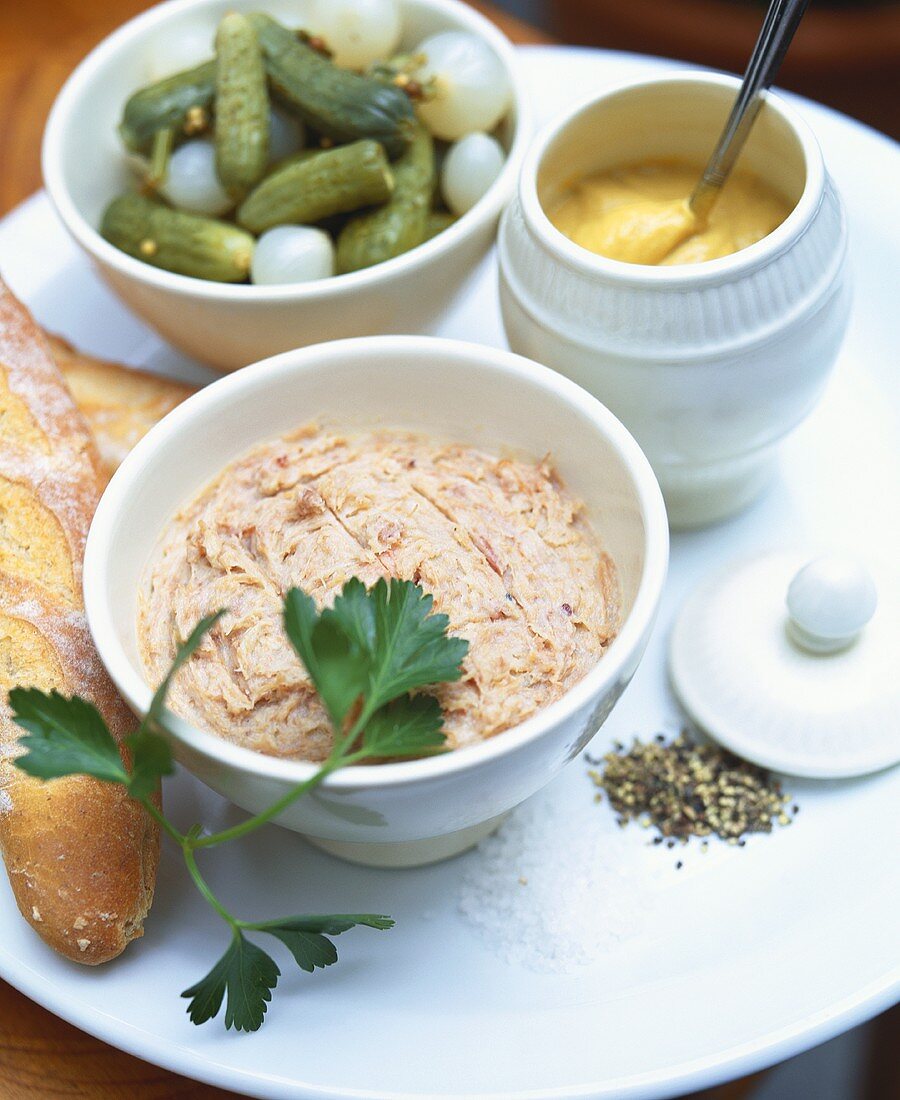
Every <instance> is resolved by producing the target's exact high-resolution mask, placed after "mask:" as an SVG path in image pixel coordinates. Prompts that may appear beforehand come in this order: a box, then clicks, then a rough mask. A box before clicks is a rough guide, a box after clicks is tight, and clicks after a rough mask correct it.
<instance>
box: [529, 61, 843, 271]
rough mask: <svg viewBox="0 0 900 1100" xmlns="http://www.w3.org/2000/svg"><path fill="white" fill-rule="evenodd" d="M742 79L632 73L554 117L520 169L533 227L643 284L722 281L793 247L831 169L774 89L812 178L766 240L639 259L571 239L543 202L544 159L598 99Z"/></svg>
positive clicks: (576, 265) (572, 256) (559, 248)
mask: <svg viewBox="0 0 900 1100" xmlns="http://www.w3.org/2000/svg"><path fill="white" fill-rule="evenodd" d="M740 83H741V82H740V79H739V78H738V77H736V76H733V75H731V74H730V73H720V72H715V71H712V70H709V69H685V70H684V71H679V72H670V71H666V72H662V73H660V74H659V75H657V76H648V77H642V78H640V79H637V80H628V81H624V82H621V83H619V84H616V85H614V86H613V87H611V88H607V89H606V90H605V91H603V92H600V93H593V94H592V95H590V96H588V97H586V98H585V99H582V100H581V101H580V102H578V103H576V104H575V105H574V106H573V107H571V108H570V109H569V110H567V111H566V112H565V113H564V114H562V115H560V116H558V117H555V118H554V119H552V120H551V121H550V122H548V123H547V124H546V125H545V126H544V127H543V128H542V129H541V130H540V132H539V133H538V134H537V136H536V137H535V139H534V141H533V142H532V143H531V145H530V146H529V148H528V151H527V153H526V154H525V158H524V160H523V162H522V167H521V169H520V171H519V182H518V188H517V193H518V198H519V202H520V204H521V207H522V213H523V217H524V219H525V222H526V224H527V225H528V227H529V229H530V230H531V231H532V233H534V234H535V236H536V237H537V238H538V239H539V240H540V242H541V244H542V245H543V247H544V248H545V249H546V250H547V251H548V252H550V253H552V254H553V256H554V257H555V258H556V259H557V260H558V261H559V262H561V263H564V264H565V265H566V266H567V267H569V268H570V269H572V270H574V271H576V272H578V273H579V274H582V275H586V276H588V277H592V278H597V277H601V278H605V279H607V280H609V281H610V282H616V283H621V284H626V285H629V286H636V287H648V286H656V287H665V288H669V287H674V288H677V289H685V284H705V283H710V282H721V281H722V280H723V279H730V278H733V277H737V276H740V275H743V274H745V273H746V272H747V271H748V270H749V269H753V268H756V267H759V266H760V265H762V264H764V263H767V262H769V261H771V260H772V259H774V258H775V257H776V256H778V255H780V254H781V253H783V252H784V251H786V250H787V249H788V248H789V247H790V246H791V244H792V243H793V241H794V240H795V239H796V238H797V237H798V236H799V235H800V234H802V233H803V231H804V230H805V228H806V226H807V225H808V224H809V222H810V221H811V219H812V217H813V215H814V214H815V212H816V210H817V209H818V207H819V204H820V203H821V201H822V195H823V192H824V190H825V182H826V179H827V174H826V171H825V163H824V159H823V157H822V150H821V147H820V146H819V143H818V141H817V139H816V137H815V134H814V133H813V131H812V129H811V128H810V127H809V126H808V125H807V123H806V122H805V121H804V120H803V119H802V118H801V117H800V115H799V114H798V113H797V111H796V110H794V108H793V107H792V106H791V105H790V104H789V103H787V102H786V101H785V100H784V99H782V98H781V96H779V95H777V94H776V93H775V92H772V91H765V92H763V93H762V95H763V100H764V104H765V106H766V107H768V108H771V109H772V110H774V111H775V112H776V113H777V114H778V115H779V116H780V117H781V119H782V121H783V122H785V124H786V125H787V126H788V128H789V129H790V131H791V132H792V133H793V135H794V137H795V138H796V140H797V143H798V145H799V147H800V152H801V155H802V157H803V163H804V169H805V173H806V178H805V181H804V184H803V191H802V193H801V195H800V198H799V199H798V200H797V202H796V204H795V205H794V207H793V209H792V210H791V212H790V213H789V214H788V216H787V217H786V218H785V220H784V221H783V222H782V223H781V224H780V225H779V226H777V227H776V228H775V229H773V230H772V232H771V233H768V234H767V235H766V236H765V237H763V238H762V239H761V240H759V241H756V242H755V243H753V244H751V245H748V246H747V247H746V248H742V249H739V250H738V251H737V252H732V253H731V254H730V255H728V256H721V257H719V258H717V259H714V260H702V261H699V262H696V263H689V264H671V265H653V264H636V263H630V262H627V261H625V260H613V259H610V258H609V257H608V256H601V255H599V254H598V253H595V252H590V251H588V249H586V248H582V247H581V245H578V244H576V243H575V242H574V241H572V240H570V239H569V238H568V237H567V236H566V235H565V234H564V233H563V232H562V231H561V230H559V229H557V228H556V226H555V225H554V224H553V222H551V221H550V218H549V217H548V216H547V213H546V211H545V210H544V207H543V204H542V202H541V200H540V197H539V196H538V189H537V178H538V172H539V169H540V166H541V163H542V161H543V159H544V156H545V154H546V153H547V151H548V149H549V147H550V145H551V144H552V143H553V142H554V141H556V140H557V139H558V138H561V137H564V136H565V132H566V130H567V129H568V128H569V127H570V126H571V125H572V123H573V122H575V120H576V119H577V118H579V117H580V116H581V115H583V114H587V113H589V112H590V111H591V110H593V109H594V108H596V107H597V106H598V105H600V104H602V103H604V102H606V101H608V100H613V99H617V98H619V97H622V96H628V95H631V94H633V93H635V92H638V91H641V90H643V89H644V88H647V87H659V86H665V85H673V86H675V87H676V89H677V86H678V85H683V84H699V85H707V86H710V85H711V86H714V87H718V88H727V89H729V90H732V91H737V89H738V88H739V87H740Z"/></svg>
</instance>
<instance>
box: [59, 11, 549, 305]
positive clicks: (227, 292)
mask: <svg viewBox="0 0 900 1100" xmlns="http://www.w3.org/2000/svg"><path fill="white" fill-rule="evenodd" d="M220 2H221V0H164V2H163V3H160V4H156V5H155V6H154V7H152V8H149V9H148V10H146V11H144V12H141V13H140V14H138V15H136V16H134V17H133V18H132V19H129V20H128V21H127V22H126V23H123V24H122V25H121V26H120V27H118V28H117V29H116V30H114V31H113V32H112V33H111V34H109V35H107V36H106V38H104V39H102V40H101V41H100V42H99V43H98V45H97V46H95V47H94V48H93V49H92V50H91V51H90V53H89V54H87V56H86V57H84V58H83V59H82V60H81V61H80V62H79V64H78V65H77V66H76V68H75V69H74V70H73V72H72V73H71V74H70V76H69V77H68V79H67V80H66V82H65V84H64V85H63V87H62V88H61V90H60V91H59V93H58V95H57V97H56V99H55V100H54V102H53V105H52V107H51V109H50V113H49V115H48V118H47V123H46V126H45V127H44V134H43V138H42V142H41V173H42V176H43V181H44V186H45V188H46V190H47V193H48V194H49V196H50V199H51V202H52V203H53V206H54V208H55V209H56V212H57V214H58V215H59V217H60V219H61V220H62V222H63V224H64V225H65V226H66V229H67V230H68V231H69V233H70V234H71V235H72V236H73V237H74V238H75V240H76V241H77V242H78V244H79V245H80V246H81V247H82V248H84V249H85V251H86V252H88V254H89V255H91V256H92V257H94V258H95V259H96V260H97V261H98V262H99V263H101V264H104V265H107V266H109V267H112V268H114V269H115V270H116V271H117V272H118V273H119V274H121V275H123V276H125V277H126V278H131V279H135V280H137V281H139V282H143V283H145V284H148V285H150V286H152V287H154V288H155V289H157V290H162V291H166V292H167V293H170V294H174V295H177V296H181V297H193V298H201V299H206V300H214V301H224V302H229V303H231V302H234V303H238V302H248V303H249V302H253V303H276V302H300V301H311V302H315V301H316V300H318V299H321V298H326V297H329V296H332V295H340V294H352V293H353V292H354V291H356V290H364V289H366V288H367V287H369V286H371V285H372V284H373V283H374V284H377V283H378V282H379V281H380V280H383V279H387V278H390V277H392V276H394V275H398V276H400V275H402V274H403V273H404V272H405V271H406V270H407V269H409V268H414V267H415V266H416V265H418V264H421V263H424V262H427V261H429V260H438V259H439V258H440V257H441V256H442V255H443V254H444V253H446V252H448V251H450V250H451V249H452V248H453V247H454V246H455V245H456V244H461V243H462V242H463V241H464V240H465V239H467V238H468V237H470V236H473V235H475V234H477V233H478V232H479V231H480V230H481V229H482V228H483V227H484V226H485V225H486V224H488V223H489V222H490V221H491V219H492V218H494V217H496V216H497V215H498V214H499V212H500V210H501V209H502V207H503V205H504V204H505V202H506V200H507V199H508V198H509V196H510V195H511V194H512V191H513V190H514V187H515V181H516V178H517V176H518V172H519V167H520V165H521V162H522V160H523V158H524V156H525V153H526V150H527V147H528V142H529V140H530V139H531V135H532V131H533V129H534V121H533V115H532V109H531V102H530V98H529V95H528V89H527V87H526V85H525V79H524V75H523V74H522V72H521V70H520V67H519V65H518V62H517V59H516V56H515V49H514V47H513V45H512V43H511V42H510V40H509V39H508V38H507V37H506V35H504V34H503V32H502V31H501V30H500V29H499V28H498V27H496V26H495V25H494V24H493V23H491V22H490V20H488V19H487V18H486V17H485V16H483V15H482V14H481V13H480V12H478V11H476V10H475V9H474V8H470V7H469V6H468V5H467V4H464V3H462V2H461V0H408V2H411V3H414V4H416V5H417V6H420V7H423V8H430V9H433V10H434V11H436V12H439V13H441V14H442V15H444V16H446V18H447V19H448V20H450V21H452V22H454V23H456V24H457V26H458V29H460V30H466V31H469V32H471V33H473V34H476V35H477V36H478V37H480V38H482V39H483V40H485V41H487V43H488V44H489V45H490V46H491V48H492V49H493V50H494V52H495V53H496V54H497V56H498V57H499V58H500V61H501V62H502V64H503V67H504V69H505V70H506V73H507V76H508V77H509V80H510V84H511V87H512V107H511V111H510V114H511V117H512V120H513V134H512V140H511V142H510V145H509V149H508V151H507V154H506V161H505V163H504V166H503V170H502V172H501V173H500V175H499V176H498V177H497V179H496V180H495V181H494V182H493V183H492V184H491V186H490V187H489V188H488V190H487V191H486V192H485V194H484V195H483V196H482V197H481V198H480V199H479V200H478V202H477V203H476V204H475V206H473V207H472V208H471V209H470V210H467V211H466V213H465V214H463V215H462V216H461V217H459V218H457V219H456V221H454V222H453V224H452V225H450V226H449V227H448V228H447V229H445V230H443V231H442V232H441V233H438V234H437V236H435V237H432V238H431V240H428V241H424V242H423V243H422V244H420V245H418V246H417V247H416V248H413V249H410V250H409V251H408V252H404V253H403V254H402V255H400V256H394V257H393V258H392V259H390V260H385V261H384V262H383V263H380V264H375V265H374V266H372V267H368V268H363V269H362V270H361V271H352V272H349V273H347V274H343V275H331V276H328V277H327V278H324V279H313V280H310V281H309V282H305V283H274V284H267V285H260V286H256V285H254V284H246V283H219V282H213V281H211V280H207V279H197V278H193V277H192V276H189V275H179V274H176V273H175V272H171V271H165V270H163V269H162V268H157V267H153V266H152V265H150V264H146V263H143V262H142V261H141V260H137V259H135V258H134V257H133V256H129V255H127V253H125V252H122V251H121V250H120V249H118V248H116V247H115V246H114V245H112V244H110V243H109V242H108V241H106V240H104V238H103V237H101V235H100V232H99V230H98V229H97V228H96V227H95V226H94V225H92V224H91V222H90V221H89V220H88V219H87V218H86V217H85V216H84V215H83V214H82V212H81V210H80V209H79V207H78V206H77V204H76V203H75V201H74V200H73V198H72V196H71V194H70V192H69V189H68V187H67V186H66V182H65V172H64V169H63V155H62V149H63V144H64V136H65V134H66V132H67V129H68V126H69V125H70V116H71V114H72V111H73V110H74V108H75V105H76V103H77V102H78V100H79V99H80V97H81V96H82V94H83V92H84V89H85V88H86V87H88V86H90V84H91V83H92V82H93V81H96V80H97V72H98V70H99V69H101V68H102V67H103V66H104V65H105V64H106V62H107V61H108V60H109V59H110V58H111V57H113V56H115V54H116V53H118V52H119V51H120V50H122V49H123V48H125V47H127V46H130V45H131V44H132V43H133V42H134V41H135V39H138V38H140V37H141V36H143V35H144V34H146V33H147V32H148V31H150V30H152V29H153V28H155V27H158V26H159V25H160V24H162V23H164V22H165V21H166V20H167V19H169V18H171V17H174V16H177V15H181V14H182V13H183V12H186V11H190V10H191V9H193V8H206V7H211V6H213V5H214V4H218V3H220ZM403 2H405V0H401V3H403ZM265 4H266V0H260V5H261V6H262V7H263V8H265ZM123 155H124V153H123Z"/></svg>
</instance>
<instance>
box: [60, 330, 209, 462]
mask: <svg viewBox="0 0 900 1100" xmlns="http://www.w3.org/2000/svg"><path fill="white" fill-rule="evenodd" d="M45 335H46V337H47V341H48V343H49V344H50V350H51V352H52V353H53V358H54V360H55V361H56V365H57V366H58V367H59V369H60V370H61V371H62V374H63V377H64V378H65V380H66V385H67V386H68V387H69V390H70V392H71V394H72V397H73V398H74V399H75V404H76V405H77V406H78V408H79V409H80V410H81V414H82V416H83V417H84V419H85V420H86V421H87V425H88V428H89V429H90V432H91V435H92V436H93V437H94V442H95V443H96V445H97V450H98V451H99V452H100V459H101V461H102V463H103V466H104V468H105V471H106V473H107V475H108V476H110V477H111V476H112V475H113V473H115V471H116V469H117V468H118V466H119V464H120V463H121V461H122V459H123V458H124V457H125V455H127V454H128V452H129V451H130V450H131V448H132V447H133V446H134V445H135V443H137V441H138V440H139V439H141V438H142V437H143V436H144V435H146V433H147V432H148V431H149V430H150V429H151V428H152V427H153V425H154V424H155V423H156V422H157V421H158V420H162V418H163V417H164V416H165V415H166V413H167V412H171V410H172V409H174V408H175V406H176V405H178V404H180V403H181V402H182V401H184V399H185V398H186V397H190V395H191V394H192V393H193V392H194V391H193V389H192V388H191V387H190V386H186V385H184V384H183V383H182V382H176V381H175V380H174V379H172V378H161V377H160V376H159V375H156V374H149V373H148V372H147V371H141V370H132V369H130V368H129V367H122V366H119V364H118V363H107V362H105V361H104V360H102V359H94V358H92V357H91V356H89V355H84V354H83V353H82V352H79V351H76V350H75V349H74V348H73V347H72V345H71V344H69V343H67V342H66V341H65V340H63V339H62V338H61V337H59V336H53V335H51V334H50V333H45Z"/></svg>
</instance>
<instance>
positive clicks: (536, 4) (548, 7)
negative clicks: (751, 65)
mask: <svg viewBox="0 0 900 1100" xmlns="http://www.w3.org/2000/svg"><path fill="white" fill-rule="evenodd" d="M495 2H497V4H498V6H499V7H502V8H506V9H508V10H509V11H511V12H513V13H514V14H516V15H519V16H521V17H522V18H524V19H527V20H529V21H530V22H532V23H535V24H537V25H538V26H541V27H543V28H544V29H546V30H547V31H548V32H549V33H550V34H552V35H554V36H555V37H557V38H560V39H562V40H563V41H564V42H576V43H578V44H579V45H583V46H603V47H605V48H606V49H611V50H633V51H635V52H636V53H651V54H659V55H660V56H662V57H677V58H681V59H683V60H685V61H694V62H697V63H699V64H701V65H710V66H712V67H714V68H717V69H727V70H728V71H730V72H739V71H740V70H741V69H742V68H743V66H744V63H745V62H746V60H747V57H748V56H749V54H750V50H751V48H752V46H753V42H754V40H755V39H756V34H757V32H758V30H759V25H760V19H761V12H762V11H763V10H764V9H765V8H766V7H767V5H768V0H495ZM779 84H781V85H782V86H784V87H786V88H790V89H791V90H792V91H796V92H802V93H803V95H808V96H810V97H811V98H813V99H817V100H819V101H820V102H822V103H827V104H828V105H829V106H830V107H835V108H837V109H838V110H840V111H844V112H845V113H847V114H849V115H853V117H854V118H858V119H861V120H862V121H863V122H867V123H868V124H869V125H870V126H874V127H875V128H876V129H879V130H883V131H884V132H885V133H888V134H890V135H891V136H892V137H895V138H897V137H900V3H898V2H897V0H812V2H811V4H810V6H809V10H808V11H807V13H806V15H805V16H804V19H803V23H802V24H801V26H800V29H799V30H798V31H797V36H796V38H795V39H794V42H793V44H792V46H791V50H790V53H789V54H788V56H787V59H786V61H785V63H784V66H783V67H782V70H781V73H780V76H779Z"/></svg>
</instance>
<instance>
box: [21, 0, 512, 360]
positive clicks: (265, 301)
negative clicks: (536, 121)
mask: <svg viewBox="0 0 900 1100" xmlns="http://www.w3.org/2000/svg"><path fill="white" fill-rule="evenodd" d="M260 8H262V9H264V10H266V11H268V12H270V13H271V14H272V15H274V16H276V17H278V18H282V19H284V21H285V22H287V23H289V24H290V25H294V26H297V25H300V24H302V22H303V12H304V8H305V2H304V0H171V2H170V3H165V4H160V5H159V6H158V7H155V8H152V9H151V10H150V11H147V12H144V13H143V14H142V15H139V16H137V18H135V19H133V20H131V22H129V23H126V24H125V25H124V26H123V27H120V28H119V30H117V31H115V32H114V33H113V34H112V35H110V36H109V38H107V39H105V40H104V41H103V42H102V43H101V44H100V45H99V46H98V47H97V48H96V49H95V50H94V51H93V52H92V53H91V54H89V55H88V57H86V58H85V60H84V61H83V62H82V63H81V64H80V65H79V66H78V68H77V69H76V70H75V72H74V73H73V74H72V75H71V76H70V77H69V79H68V81H67V82H66V84H65V86H64V88H63V90H62V91H61V92H60V94H59V97H58V98H57V100H56V103H55V104H54V107H53V110H52V111H51V114H50V118H49V121H48V123H47V129H46V131H45V134H44V144H43V161H42V163H43V173H44V182H45V184H46V187H47V190H48V192H49V194H50V196H51V198H52V199H53V203H54V205H55V207H56V209H57V212H58V214H59V216H60V217H61V219H62V221H63V223H64V224H65V226H66V228H67V229H68V230H69V232H70V233H71V234H72V236H73V237H74V238H75V240H76V241H77V242H78V244H79V245H80V246H81V247H82V248H83V249H84V250H85V251H86V252H87V253H88V255H89V256H90V257H91V259H92V260H93V262H94V263H95V264H96V266H97V268H98V270H99V271H100V273H101V275H102V276H103V278H104V279H105V280H106V281H107V282H108V283H109V285H110V286H111V287H112V288H113V290H115V291H116V293H117V294H119V295H120V296H121V297H122V299H123V300H124V301H125V302H126V304H127V305H128V306H129V307H130V308H131V309H133V310H134V311H135V313H137V314H139V315H140V316H141V317H143V318H144V319H145V320H146V321H148V322H149V323H150V324H151V325H153V326H154V328H156V329H157V330H158V331H159V333H160V334H161V335H162V336H163V337H164V338H165V339H166V340H168V341H169V343H171V344H174V345H175V346H176V347H178V348H180V349H181V350H182V351H184V352H186V353H187V354H188V355H190V356H192V357H193V358H195V359H199V360H200V361H201V362H204V363H208V364H210V365H211V366H214V367H216V368H218V369H220V370H234V369H236V368H238V367H242V366H244V365H246V364H247V363H251V362H254V361H255V360H258V359H261V358H263V357H265V356H268V355H274V354H276V353H278V352H281V351H286V350H288V349H289V348H294V347H300V346H303V345H306V344H313V343H316V342H318V341H321V340H330V339H335V338H337V337H343V336H364V335H372V334H376V333H391V332H421V331H424V330H426V329H427V328H428V326H429V325H430V324H431V323H432V322H434V320H435V319H436V318H437V317H439V316H440V314H441V313H442V312H443V310H444V309H445V308H446V305H447V302H448V299H449V298H450V297H451V296H452V295H453V294H454V293H455V291H456V290H457V289H458V287H459V286H460V284H461V283H462V282H463V280H464V279H465V278H466V276H467V275H468V274H469V273H470V272H471V270H472V268H473V267H474V266H475V264H476V263H477V262H478V261H479V260H480V259H481V257H482V256H483V255H484V253H485V252H486V251H487V249H488V248H489V247H490V244H491V242H492V240H493V238H494V232H495V229H496V224H497V218H498V217H499V214H500V211H501V209H502V207H503V204H504V203H505V202H506V200H507V199H508V198H509V195H510V193H511V191H512V189H513V186H514V183H515V178H516V175H517V172H518V168H519V165H520V163H521V160H522V156H523V154H524V151H525V147H526V144H527V140H528V137H529V136H530V129H531V123H530V111H529V108H528V104H527V96H526V94H525V90H524V86H523V83H522V80H521V77H520V76H519V74H518V72H517V69H516V65H515V56H514V53H513V50H512V47H511V45H510V44H509V42H508V40H507V39H506V38H505V37H504V36H503V35H502V34H501V33H500V31H498V30H497V29H496V28H495V27H494V26H493V24H491V23H489V22H488V21H487V20H486V19H485V18H484V17H483V16H481V15H479V14H478V12H476V11H473V10H472V9H471V8H470V7H468V6H467V5H466V4H463V3H459V2H458V0H403V3H402V8H403V26H404V32H403V40H402V42H401V48H411V47H413V46H415V45H416V44H417V43H418V42H420V41H421V40H422V39H423V38H425V37H426V36H428V35H430V34H433V33H436V32H439V31H443V30H449V29H453V30H466V31H469V32H471V33H472V34H476V35H478V36H479V37H481V38H483V39H484V40H485V41H486V42H487V43H488V44H489V45H490V46H491V48H492V49H493V50H494V51H495V53H496V54H497V56H498V57H499V58H500V60H501V61H502V63H503V66H504V68H505V69H506V71H507V73H508V74H509V79H510V82H511V84H512V87H513V92H514V106H513V110H512V112H511V114H510V116H509V120H508V122H506V123H505V124H504V127H503V131H504V132H503V134H502V139H503V143H504V145H505V146H506V148H507V151H508V155H507V160H506V165H505V167H504V170H503V172H502V173H501V175H500V177H499V178H498V179H497V181H496V182H495V183H494V184H493V186H492V187H491V188H490V190H489V191H488V192H487V194H486V195H485V196H484V197H483V198H482V199H481V201H480V202H478V203H477V204H476V205H475V206H474V207H473V209H472V210H470V211H469V212H468V213H466V215H465V216H464V217H462V218H460V220H459V221H458V222H456V223H455V224H454V225H452V226H450V228H449V229H447V230H445V231H444V232H443V233H441V234H439V235H438V236H437V237H435V238H434V239H432V240H431V241H428V242H426V243H425V244H424V245H421V246H420V247H419V248H416V249H414V250H412V251H411V252H408V253H406V254H404V255H402V256H398V257H396V258H395V259H393V260H390V261H388V262H387V263H383V264H379V265H377V266H375V267H372V268H368V269H366V270H364V271H358V272H353V273H351V274H349V275H341V276H338V277H335V278H328V279H320V280H316V281H315V282H309V283H303V284H300V285H295V286H244V285H240V286H228V285H226V284H223V283H212V282H205V281H203V280H200V279H189V278H186V277H185V276H182V275H175V274H172V273H171V272H168V271H162V270H160V269H158V268H155V267H151V266H150V265H149V264H145V263H142V262H141V261H140V260H136V259H134V258H133V257H131V256H127V255H126V254H125V253H124V252H121V251H120V250H119V249H117V248H114V247H113V246H112V245H111V244H109V243H108V242H107V241H105V240H103V238H102V237H101V236H100V234H99V233H98V232H97V226H98V225H99V223H100V218H101V215H102V212H103V209H104V208H105V206H106V204H107V203H108V202H109V201H110V199H112V198H113V197H114V196H115V195H117V194H119V193H120V192H122V191H124V190H126V189H128V188H129V187H130V186H133V184H132V181H131V179H130V173H129V169H128V167H127V164H126V161H125V156H124V149H123V147H122V145H121V142H120V140H119V138H118V135H117V133H116V126H117V124H118V122H119V119H120V117H121V111H122V107H123V105H124V103H125V100H126V99H127V97H128V96H129V95H130V94H131V93H132V92H133V91H134V90H135V89H136V88H139V87H141V86H142V85H144V84H147V83H148V82H150V81H152V80H155V79H158V78H159V77H161V76H163V75H167V74H168V73H170V72H172V71H177V70H178V69H179V68H184V67H186V66H188V65H190V64H193V63H196V62H197V61H200V60H202V59H203V58H204V57H207V56H209V55H210V53H211V51H212V41H213V36H214V33H215V28H216V25H217V23H218V21H219V19H220V18H221V17H222V15H223V14H224V13H225V12H227V11H231V10H254V9H257V10H258V9H260Z"/></svg>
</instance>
